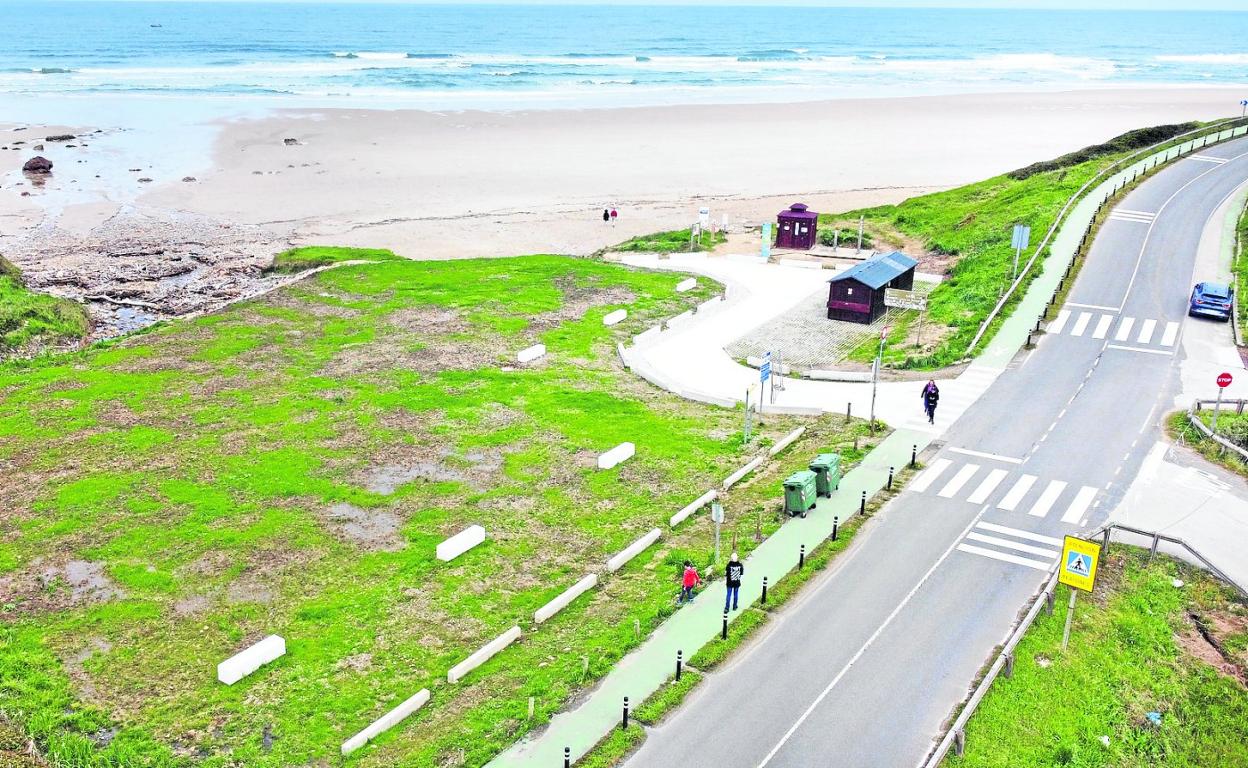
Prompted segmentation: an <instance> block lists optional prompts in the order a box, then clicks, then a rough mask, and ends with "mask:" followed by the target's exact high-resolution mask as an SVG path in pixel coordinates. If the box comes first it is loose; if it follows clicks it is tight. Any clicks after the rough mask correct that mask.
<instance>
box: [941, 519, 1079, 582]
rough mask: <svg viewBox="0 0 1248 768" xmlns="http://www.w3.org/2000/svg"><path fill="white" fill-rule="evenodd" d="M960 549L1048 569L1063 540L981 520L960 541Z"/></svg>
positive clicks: (1040, 569)
mask: <svg viewBox="0 0 1248 768" xmlns="http://www.w3.org/2000/svg"><path fill="white" fill-rule="evenodd" d="M957 549H958V551H959V552H965V553H966V554H968V555H977V556H979V557H986V558H989V559H991V560H1000V561H1001V562H1005V563H1013V564H1014V565H1022V566H1026V567H1027V568H1035V569H1036V570H1039V571H1047V570H1049V569H1050V568H1052V567H1053V565H1054V563H1056V562H1057V556H1058V554H1060V552H1061V549H1062V540H1061V539H1058V538H1055V537H1053V536H1044V535H1042V534H1039V533H1033V532H1031V531H1025V530H1022V529H1019V528H1011V527H1010V526H1008V525H999V524H997V523H989V522H985V521H983V520H980V521H978V522H976V523H975V525H974V526H973V527H972V529H971V530H970V531H969V532H968V533H967V534H966V536H964V537H963V538H962V541H961V542H960V543H959V544H958V546H957Z"/></svg>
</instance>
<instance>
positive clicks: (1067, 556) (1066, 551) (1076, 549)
mask: <svg viewBox="0 0 1248 768" xmlns="http://www.w3.org/2000/svg"><path fill="white" fill-rule="evenodd" d="M1100 558H1101V545H1100V544H1097V543H1095V542H1092V541H1085V540H1083V539H1077V538H1075V537H1074V536H1067V537H1066V541H1065V543H1064V544H1062V559H1061V570H1059V571H1058V575H1057V580H1058V581H1060V582H1061V583H1063V584H1065V585H1067V586H1070V587H1074V588H1075V589H1082V590H1083V591H1084V592H1091V591H1092V585H1093V584H1095V583H1096V565H1097V562H1098V561H1099V560H1100Z"/></svg>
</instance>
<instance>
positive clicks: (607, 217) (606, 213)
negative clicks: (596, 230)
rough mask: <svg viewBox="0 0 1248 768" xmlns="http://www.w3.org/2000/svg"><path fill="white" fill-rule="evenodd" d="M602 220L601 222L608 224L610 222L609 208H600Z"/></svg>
mask: <svg viewBox="0 0 1248 768" xmlns="http://www.w3.org/2000/svg"><path fill="white" fill-rule="evenodd" d="M602 222H603V223H604V224H610V223H611V211H610V210H609V209H607V208H603V209H602Z"/></svg>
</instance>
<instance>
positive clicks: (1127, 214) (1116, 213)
mask: <svg viewBox="0 0 1248 768" xmlns="http://www.w3.org/2000/svg"><path fill="white" fill-rule="evenodd" d="M1109 218H1110V219H1111V220H1113V221H1130V222H1134V223H1136V224H1152V223H1153V219H1155V218H1157V214H1155V213H1149V212H1148V211H1133V210H1130V209H1129V208H1115V209H1114V210H1113V211H1111V212H1110V214H1109Z"/></svg>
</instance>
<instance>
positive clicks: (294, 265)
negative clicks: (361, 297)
mask: <svg viewBox="0 0 1248 768" xmlns="http://www.w3.org/2000/svg"><path fill="white" fill-rule="evenodd" d="M399 258H401V257H400V256H397V255H396V254H395V253H394V252H393V251H388V250H384V249H381V248H343V247H339V246H329V245H310V246H305V247H303V248H291V249H290V250H288V251H282V252H281V253H279V254H277V255H276V256H274V257H273V263H272V264H270V265H269V266H268V268H267V269H266V270H265V271H267V272H276V273H281V274H293V273H295V272H303V271H304V270H307V269H315V268H316V267H327V266H329V265H330V264H339V263H341V262H344V261H393V260H395V259H399Z"/></svg>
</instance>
